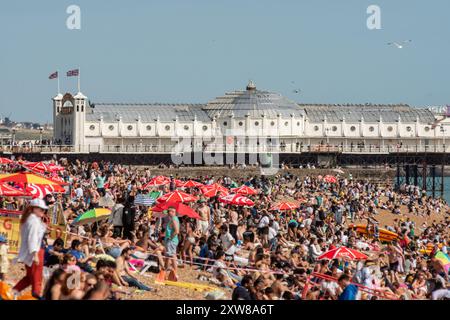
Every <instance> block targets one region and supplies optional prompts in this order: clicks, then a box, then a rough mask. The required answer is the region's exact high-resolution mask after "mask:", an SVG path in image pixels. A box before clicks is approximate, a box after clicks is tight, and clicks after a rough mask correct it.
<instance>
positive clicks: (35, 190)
mask: <svg viewBox="0 0 450 320" xmlns="http://www.w3.org/2000/svg"><path fill="white" fill-rule="evenodd" d="M26 192H27V193H28V194H29V195H31V196H32V197H35V198H36V197H37V198H41V199H42V198H44V197H45V196H46V195H48V194H52V193H65V192H66V189H64V188H63V187H61V186H58V185H55V186H52V185H43V184H32V183H31V184H28V185H27V187H26Z"/></svg>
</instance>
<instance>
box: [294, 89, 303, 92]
mask: <svg viewBox="0 0 450 320" xmlns="http://www.w3.org/2000/svg"><path fill="white" fill-rule="evenodd" d="M301 91H302V90H300V89H295V90H294V91H292V92H294V93H300V92H301Z"/></svg>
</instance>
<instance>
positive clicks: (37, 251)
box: [13, 199, 48, 299]
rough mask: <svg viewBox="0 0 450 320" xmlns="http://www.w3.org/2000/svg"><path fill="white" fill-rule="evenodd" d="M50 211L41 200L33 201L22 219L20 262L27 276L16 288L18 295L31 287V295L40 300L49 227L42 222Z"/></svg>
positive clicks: (18, 259) (18, 258)
mask: <svg viewBox="0 0 450 320" xmlns="http://www.w3.org/2000/svg"><path fill="white" fill-rule="evenodd" d="M47 209H48V207H47V206H46V204H45V202H44V201H43V200H41V199H33V200H31V201H30V204H29V206H28V207H27V208H26V209H25V211H24V213H23V214H22V218H21V219H20V237H21V239H22V241H21V242H20V249H19V255H18V257H17V261H18V262H22V263H24V264H25V269H26V275H25V276H24V277H23V278H22V279H21V280H20V281H19V282H18V283H17V284H16V285H15V286H14V288H13V290H14V291H15V292H16V294H17V293H19V292H21V291H22V290H24V289H26V288H27V287H28V286H29V285H31V294H32V295H33V297H35V298H38V299H40V297H41V291H42V273H43V269H44V247H43V239H44V235H45V231H46V230H47V226H46V225H45V223H44V222H42V218H43V217H44V216H45V212H46V210H47Z"/></svg>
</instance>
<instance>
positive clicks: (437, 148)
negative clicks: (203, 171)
mask: <svg viewBox="0 0 450 320" xmlns="http://www.w3.org/2000/svg"><path fill="white" fill-rule="evenodd" d="M186 152H211V153H264V152H267V153H289V154H291V153H344V154H392V153H447V152H450V146H446V145H403V146H400V145H385V146H373V145H372V146H370V145H366V146H361V145H360V146H356V145H355V146H352V145H347V146H342V145H340V146H333V145H308V146H306V145H299V146H298V145H282V144H280V145H265V146H258V145H247V146H234V147H233V146H225V145H208V146H201V145H199V146H184V147H177V146H174V145H103V146H100V145H76V146H73V145H20V146H17V145H16V146H11V145H0V153H161V154H173V153H186Z"/></svg>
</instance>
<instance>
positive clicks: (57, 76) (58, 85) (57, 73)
mask: <svg viewBox="0 0 450 320" xmlns="http://www.w3.org/2000/svg"><path fill="white" fill-rule="evenodd" d="M57 75H58V76H57V78H58V94H59V93H60V92H61V90H59V71H57Z"/></svg>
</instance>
